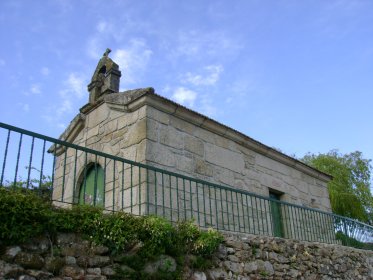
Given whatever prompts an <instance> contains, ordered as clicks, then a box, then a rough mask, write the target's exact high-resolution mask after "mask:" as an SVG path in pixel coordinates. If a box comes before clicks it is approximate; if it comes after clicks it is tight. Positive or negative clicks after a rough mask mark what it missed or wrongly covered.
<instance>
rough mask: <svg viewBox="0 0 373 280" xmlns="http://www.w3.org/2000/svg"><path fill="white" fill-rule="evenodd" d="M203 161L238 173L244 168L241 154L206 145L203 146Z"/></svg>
mask: <svg viewBox="0 0 373 280" xmlns="http://www.w3.org/2000/svg"><path fill="white" fill-rule="evenodd" d="M205 159H206V161H207V162H210V163H212V164H215V165H218V166H220V167H224V168H226V169H229V170H232V171H235V172H238V173H240V172H242V170H243V169H244V167H245V163H244V160H243V156H242V154H239V153H236V152H232V151H230V150H227V149H224V148H221V147H218V146H215V145H212V144H208V143H207V144H205Z"/></svg>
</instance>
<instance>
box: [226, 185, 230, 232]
mask: <svg viewBox="0 0 373 280" xmlns="http://www.w3.org/2000/svg"><path fill="white" fill-rule="evenodd" d="M227 192H228V191H227V190H224V194H225V206H226V212H225V213H226V216H227V221H228V230H231V225H230V223H229V211H228V195H227Z"/></svg>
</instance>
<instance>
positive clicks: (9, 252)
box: [2, 246, 22, 262]
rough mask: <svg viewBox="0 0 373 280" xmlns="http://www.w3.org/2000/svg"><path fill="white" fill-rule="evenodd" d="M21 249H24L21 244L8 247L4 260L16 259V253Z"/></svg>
mask: <svg viewBox="0 0 373 280" xmlns="http://www.w3.org/2000/svg"><path fill="white" fill-rule="evenodd" d="M21 251H22V249H21V247H19V246H12V247H8V248H6V250H5V254H4V255H3V257H2V258H3V260H5V261H7V262H11V261H13V260H14V258H15V257H16V255H17V254H18V253H19V252H21Z"/></svg>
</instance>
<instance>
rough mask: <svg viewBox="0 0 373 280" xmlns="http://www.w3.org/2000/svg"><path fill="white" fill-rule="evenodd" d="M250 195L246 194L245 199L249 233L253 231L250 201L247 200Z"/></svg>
mask: <svg viewBox="0 0 373 280" xmlns="http://www.w3.org/2000/svg"><path fill="white" fill-rule="evenodd" d="M247 197H248V195H247V194H245V200H246V214H247V226H248V228H249V231H248V233H251V229H250V211H249V201H248V200H247Z"/></svg>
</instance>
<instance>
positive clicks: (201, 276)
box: [190, 271, 207, 280]
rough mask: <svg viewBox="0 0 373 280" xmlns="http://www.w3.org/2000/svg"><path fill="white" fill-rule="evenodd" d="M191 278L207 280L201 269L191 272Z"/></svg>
mask: <svg viewBox="0 0 373 280" xmlns="http://www.w3.org/2000/svg"><path fill="white" fill-rule="evenodd" d="M190 279H191V280H207V277H206V274H205V273H204V272H201V271H196V272H194V273H193V275H192V277H191V278H190Z"/></svg>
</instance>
